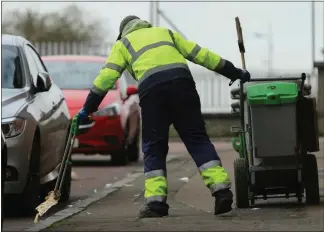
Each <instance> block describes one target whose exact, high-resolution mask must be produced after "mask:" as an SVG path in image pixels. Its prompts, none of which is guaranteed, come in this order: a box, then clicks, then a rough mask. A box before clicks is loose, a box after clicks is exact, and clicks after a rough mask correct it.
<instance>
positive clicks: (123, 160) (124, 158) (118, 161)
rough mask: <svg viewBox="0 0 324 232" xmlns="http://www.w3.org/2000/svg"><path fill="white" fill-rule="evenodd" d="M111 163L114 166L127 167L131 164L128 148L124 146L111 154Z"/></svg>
mask: <svg viewBox="0 0 324 232" xmlns="http://www.w3.org/2000/svg"><path fill="white" fill-rule="evenodd" d="M111 163H112V164H113V165H114V166H126V165H127V164H128V163H129V159H128V154H127V148H126V146H125V145H122V147H121V148H120V149H119V150H117V151H115V152H113V153H111Z"/></svg>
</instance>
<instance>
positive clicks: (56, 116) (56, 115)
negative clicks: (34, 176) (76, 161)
mask: <svg viewBox="0 0 324 232" xmlns="http://www.w3.org/2000/svg"><path fill="white" fill-rule="evenodd" d="M26 50H27V52H28V53H29V55H30V56H31V57H32V59H33V61H34V63H35V65H36V67H37V70H38V72H43V73H47V70H46V67H45V66H44V64H43V62H42V61H41V58H40V56H39V54H38V53H37V52H36V51H35V49H34V48H33V47H32V46H30V45H27V46H26ZM36 80H37V79H36ZM40 95H41V99H42V107H41V109H42V110H43V112H44V115H43V117H42V121H41V122H40V126H41V128H40V129H41V133H42V137H41V149H42V157H41V161H40V162H41V176H44V175H46V174H47V173H49V172H51V171H52V170H53V169H55V168H56V167H57V165H58V164H59V163H60V160H61V157H62V155H63V153H64V148H65V139H66V135H67V130H68V124H69V122H68V119H67V118H66V116H65V114H64V112H63V108H62V107H63V106H62V103H63V102H64V97H63V94H62V92H61V90H60V89H59V88H58V87H57V86H56V85H54V84H53V85H52V86H51V88H50V89H49V90H48V91H46V92H42V93H41V94H40Z"/></svg>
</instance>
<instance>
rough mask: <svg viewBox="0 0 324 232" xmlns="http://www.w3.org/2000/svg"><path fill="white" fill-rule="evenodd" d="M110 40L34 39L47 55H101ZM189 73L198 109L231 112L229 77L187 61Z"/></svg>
mask: <svg viewBox="0 0 324 232" xmlns="http://www.w3.org/2000/svg"><path fill="white" fill-rule="evenodd" d="M112 45H113V44H112V43H109V42H107V43H102V42H97V43H96V42H94V43H82V42H46V43H35V44H34V46H35V48H36V49H37V50H38V52H39V53H40V55H41V56H46V55H100V56H106V55H107V54H108V53H109V51H110V49H111V47H112ZM190 66H191V67H192V68H191V70H192V74H193V76H194V78H195V82H196V86H197V90H198V93H199V95H200V98H201V110H202V113H203V114H217V113H230V111H231V108H230V104H231V102H232V99H231V98H230V94H229V93H230V90H231V88H235V87H237V84H234V85H233V86H232V87H230V86H229V85H228V84H229V80H228V79H227V78H225V77H223V76H220V75H217V74H215V73H214V72H211V71H208V70H206V69H204V68H201V67H199V66H198V65H194V64H192V63H191V64H190ZM250 72H251V75H252V77H257V78H262V77H267V73H266V72H264V71H257V70H250ZM300 74H301V73H300V72H277V73H274V74H273V76H276V77H279V76H288V77H290V76H299V75H300ZM307 82H308V83H310V84H311V85H312V87H313V90H312V94H313V95H314V96H317V75H313V76H310V77H309V78H308V79H307Z"/></svg>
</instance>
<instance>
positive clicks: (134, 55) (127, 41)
mask: <svg viewBox="0 0 324 232" xmlns="http://www.w3.org/2000/svg"><path fill="white" fill-rule="evenodd" d="M120 43H122V45H121V46H120V49H121V52H122V54H123V55H124V56H125V58H126V60H127V63H128V64H129V67H128V70H129V71H130V72H131V73H132V74H133V76H134V78H135V79H136V80H138V81H139V86H140V88H141V87H144V86H146V87H149V85H150V84H153V83H156V82H161V81H166V80H167V79H169V78H172V76H191V74H190V71H189V68H188V65H187V62H186V59H185V58H184V57H183V55H181V53H180V52H179V51H178V50H177V48H176V45H175V43H174V42H173V37H172V32H171V31H170V30H168V29H165V28H159V27H153V28H143V29H139V30H136V31H134V32H132V33H130V34H128V35H127V36H125V37H124V38H122V39H121V40H120ZM171 70H172V72H175V73H173V75H168V74H167V73H165V75H164V76H163V77H162V76H161V75H158V76H159V77H156V78H154V77H153V76H154V74H157V73H159V72H162V73H164V71H171ZM162 73H161V74H162ZM149 77H153V79H160V80H153V79H152V80H150V81H149V82H150V83H148V82H146V83H147V85H144V84H143V85H141V84H142V83H144V82H145V80H146V79H148V78H149Z"/></svg>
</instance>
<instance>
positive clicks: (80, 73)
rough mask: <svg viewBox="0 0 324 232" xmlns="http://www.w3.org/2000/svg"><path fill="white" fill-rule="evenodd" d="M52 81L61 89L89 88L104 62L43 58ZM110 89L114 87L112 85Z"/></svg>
mask: <svg viewBox="0 0 324 232" xmlns="http://www.w3.org/2000/svg"><path fill="white" fill-rule="evenodd" d="M43 61H44V64H45V65H46V67H47V70H48V73H49V74H50V76H51V78H52V80H53V82H54V83H55V84H56V85H58V86H59V87H60V88H61V89H89V88H91V87H92V85H93V81H94V79H95V78H96V76H97V75H98V74H99V71H100V70H101V69H102V67H103V66H104V65H105V62H104V61H103V62H97V61H96V62H94V61H84V60H43ZM112 89H116V86H114V87H113V88H112Z"/></svg>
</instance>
